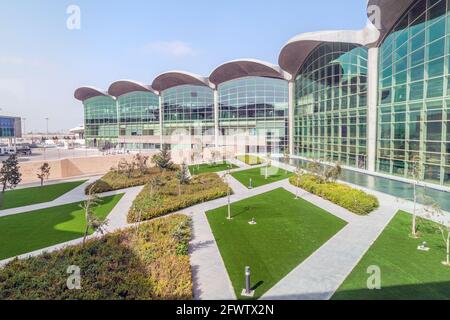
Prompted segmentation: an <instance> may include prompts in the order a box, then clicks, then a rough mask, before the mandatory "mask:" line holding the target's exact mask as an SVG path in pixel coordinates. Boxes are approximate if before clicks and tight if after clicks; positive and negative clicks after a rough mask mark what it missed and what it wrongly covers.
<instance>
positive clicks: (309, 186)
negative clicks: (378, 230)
mask: <svg viewBox="0 0 450 320" xmlns="http://www.w3.org/2000/svg"><path fill="white" fill-rule="evenodd" d="M289 181H290V183H291V184H292V185H294V186H296V187H299V188H302V189H304V190H306V191H308V192H310V193H312V194H315V195H317V196H319V197H321V198H324V199H326V200H328V201H331V202H333V203H335V204H337V205H338V206H341V207H343V208H345V209H347V210H349V211H351V212H353V213H356V214H359V215H367V214H369V213H371V212H372V211H374V210H375V209H377V208H378V207H379V202H378V199H377V198H376V197H375V196H372V195H369V194H367V193H365V192H364V191H361V190H357V189H353V188H351V187H349V186H347V185H344V184H341V183H337V182H334V181H326V180H324V179H321V178H320V177H318V176H316V175H313V174H303V175H301V176H300V177H298V176H293V177H291V178H290V179H289Z"/></svg>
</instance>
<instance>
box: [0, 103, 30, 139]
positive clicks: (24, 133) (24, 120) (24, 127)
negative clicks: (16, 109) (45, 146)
mask: <svg viewBox="0 0 450 320" xmlns="http://www.w3.org/2000/svg"><path fill="white" fill-rule="evenodd" d="M0 110H1V109H0ZM22 120H23V135H24V136H25V135H26V134H27V129H26V121H27V118H22Z"/></svg>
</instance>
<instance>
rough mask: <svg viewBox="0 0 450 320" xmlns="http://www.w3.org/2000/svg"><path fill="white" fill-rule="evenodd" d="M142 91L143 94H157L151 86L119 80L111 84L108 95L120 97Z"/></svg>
mask: <svg viewBox="0 0 450 320" xmlns="http://www.w3.org/2000/svg"><path fill="white" fill-rule="evenodd" d="M135 91H141V92H151V93H154V94H157V92H156V91H155V90H153V89H152V87H151V86H147V85H144V84H142V83H139V82H136V81H131V80H119V81H116V82H114V83H113V84H111V86H110V87H109V89H108V93H109V94H110V95H112V96H114V97H120V96H123V95H124V94H127V93H130V92H135Z"/></svg>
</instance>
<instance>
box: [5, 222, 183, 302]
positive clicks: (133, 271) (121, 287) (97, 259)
mask: <svg viewBox="0 0 450 320" xmlns="http://www.w3.org/2000/svg"><path fill="white" fill-rule="evenodd" d="M180 228H181V229H182V230H181V231H180V230H179V229H180ZM177 230H178V233H180V234H182V235H183V236H182V237H175V236H174V235H173V234H174V232H175V231H177ZM137 231H138V232H137ZM137 231H136V229H135V228H132V229H128V230H124V231H121V232H118V233H114V234H110V235H107V236H105V237H103V238H101V239H94V240H90V241H88V242H87V243H86V246H85V248H84V249H83V248H82V246H81V245H78V246H72V247H68V248H66V249H64V250H61V251H58V252H54V253H50V254H44V255H42V256H39V257H33V258H29V259H27V260H14V261H12V262H10V263H9V264H8V265H6V266H5V267H4V268H3V269H0V299H2V300H3V299H8V300H37V299H39V300H186V299H192V276H191V268H190V264H189V256H188V254H187V252H186V250H185V249H183V248H187V247H188V243H189V241H190V238H191V224H190V220H189V218H188V217H186V216H183V215H176V216H172V217H168V218H166V219H158V220H155V221H152V222H149V223H145V224H142V225H141V226H140V227H139V229H138V230H137ZM71 265H74V266H78V267H80V270H81V276H82V278H81V281H82V282H81V285H82V290H68V289H67V285H66V281H67V277H68V276H69V275H68V274H67V268H68V266H71Z"/></svg>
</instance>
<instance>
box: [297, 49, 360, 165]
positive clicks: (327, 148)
mask: <svg viewBox="0 0 450 320" xmlns="http://www.w3.org/2000/svg"><path fill="white" fill-rule="evenodd" d="M367 58H368V49H367V48H366V47H361V46H358V45H355V44H348V43H324V44H322V45H320V46H319V47H317V48H316V49H315V50H314V51H313V52H312V53H311V54H310V56H309V57H308V58H307V60H306V61H305V63H304V64H303V66H302V67H301V69H300V71H299V73H298V75H297V77H296V80H295V100H296V103H295V105H296V106H295V116H294V139H295V141H294V147H295V154H296V155H298V156H302V157H306V158H311V159H321V160H326V161H330V162H340V163H341V164H343V165H347V166H352V167H357V168H361V169H366V168H367V142H366V138H367Z"/></svg>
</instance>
